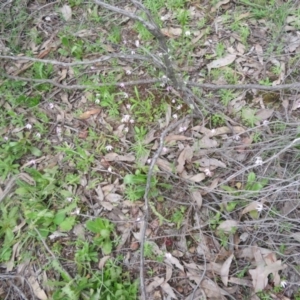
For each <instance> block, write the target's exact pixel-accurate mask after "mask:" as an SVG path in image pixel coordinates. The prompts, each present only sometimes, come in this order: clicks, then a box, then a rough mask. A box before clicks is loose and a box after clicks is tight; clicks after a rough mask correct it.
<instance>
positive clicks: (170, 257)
mask: <svg viewBox="0 0 300 300" xmlns="http://www.w3.org/2000/svg"><path fill="white" fill-rule="evenodd" d="M165 262H166V263H167V262H169V263H171V264H172V265H174V266H175V267H176V268H178V269H179V270H181V271H184V268H183V265H182V264H181V263H180V262H179V260H178V259H177V258H176V257H174V256H173V255H172V254H171V253H166V254H165Z"/></svg>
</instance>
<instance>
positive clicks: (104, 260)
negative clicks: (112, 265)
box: [98, 255, 110, 270]
mask: <svg viewBox="0 0 300 300" xmlns="http://www.w3.org/2000/svg"><path fill="white" fill-rule="evenodd" d="M109 259H110V255H106V256H103V257H102V258H101V259H100V261H99V264H98V268H99V269H100V270H102V269H103V268H104V266H105V264H106V262H107V261H108V260H109Z"/></svg>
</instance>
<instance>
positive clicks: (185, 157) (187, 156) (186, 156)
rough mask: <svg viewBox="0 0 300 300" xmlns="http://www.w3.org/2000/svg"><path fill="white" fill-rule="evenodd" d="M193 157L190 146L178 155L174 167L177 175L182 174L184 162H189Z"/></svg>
mask: <svg viewBox="0 0 300 300" xmlns="http://www.w3.org/2000/svg"><path fill="white" fill-rule="evenodd" d="M192 157H193V149H192V148H191V147H190V146H186V147H185V148H184V149H183V150H182V151H181V153H180V155H179V157H178V159H177V162H178V165H177V167H176V171H177V172H178V173H182V171H183V170H184V165H185V162H186V161H187V162H190V161H191V159H192Z"/></svg>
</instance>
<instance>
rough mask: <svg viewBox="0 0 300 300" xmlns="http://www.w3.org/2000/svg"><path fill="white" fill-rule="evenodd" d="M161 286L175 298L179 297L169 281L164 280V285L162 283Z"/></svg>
mask: <svg viewBox="0 0 300 300" xmlns="http://www.w3.org/2000/svg"><path fill="white" fill-rule="evenodd" d="M161 288H162V289H163V290H164V292H165V293H167V294H168V295H169V296H170V297H171V298H173V299H177V297H176V295H175V293H174V291H173V289H172V287H171V286H170V285H169V284H168V283H167V282H164V283H163V284H162V285H161Z"/></svg>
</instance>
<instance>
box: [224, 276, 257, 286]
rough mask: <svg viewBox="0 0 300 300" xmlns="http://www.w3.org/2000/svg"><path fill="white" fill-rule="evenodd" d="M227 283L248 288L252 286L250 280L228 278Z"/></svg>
mask: <svg viewBox="0 0 300 300" xmlns="http://www.w3.org/2000/svg"><path fill="white" fill-rule="evenodd" d="M228 282H230V283H234V284H238V285H243V286H248V287H252V286H253V285H252V283H251V281H250V280H248V279H243V278H236V277H230V278H229V279H228Z"/></svg>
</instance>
